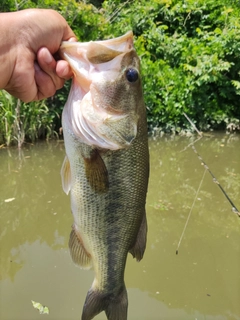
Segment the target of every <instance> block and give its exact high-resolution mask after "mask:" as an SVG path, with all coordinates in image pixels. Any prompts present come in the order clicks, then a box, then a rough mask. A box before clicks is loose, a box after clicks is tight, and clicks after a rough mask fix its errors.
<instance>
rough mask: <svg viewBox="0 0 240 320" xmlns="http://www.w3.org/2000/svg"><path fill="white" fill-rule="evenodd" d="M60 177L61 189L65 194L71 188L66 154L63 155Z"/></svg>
mask: <svg viewBox="0 0 240 320" xmlns="http://www.w3.org/2000/svg"><path fill="white" fill-rule="evenodd" d="M61 177H62V187H63V191H64V192H65V193H66V194H68V193H69V191H70V189H71V168H70V162H69V160H68V157H67V156H65V159H64V160H63V164H62V169H61Z"/></svg>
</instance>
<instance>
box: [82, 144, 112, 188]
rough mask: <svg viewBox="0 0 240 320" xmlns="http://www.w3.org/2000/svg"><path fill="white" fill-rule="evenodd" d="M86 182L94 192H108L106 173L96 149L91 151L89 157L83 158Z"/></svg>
mask: <svg viewBox="0 0 240 320" xmlns="http://www.w3.org/2000/svg"><path fill="white" fill-rule="evenodd" d="M84 162H85V173H86V177H87V180H88V182H89V184H90V186H91V187H92V189H94V190H95V191H96V192H100V193H101V192H106V191H107V190H108V171H107V168H106V166H105V163H104V161H103V159H102V158H101V156H100V154H99V152H98V150H97V149H93V150H92V151H91V153H90V157H88V158H84Z"/></svg>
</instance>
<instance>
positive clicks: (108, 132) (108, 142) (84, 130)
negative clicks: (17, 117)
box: [59, 31, 138, 150]
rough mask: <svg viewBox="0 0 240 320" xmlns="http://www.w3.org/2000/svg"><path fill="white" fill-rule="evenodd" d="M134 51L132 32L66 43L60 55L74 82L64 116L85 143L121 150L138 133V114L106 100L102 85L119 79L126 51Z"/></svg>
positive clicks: (68, 124) (76, 134)
mask: <svg viewBox="0 0 240 320" xmlns="http://www.w3.org/2000/svg"><path fill="white" fill-rule="evenodd" d="M131 50H134V48H133V33H132V31H129V32H127V33H126V34H125V35H123V36H121V37H118V38H115V39H109V40H101V41H91V42H83V43H79V42H67V41H65V42H63V43H62V45H61V47H60V49H59V54H60V56H61V57H62V58H63V59H65V60H66V61H68V63H69V65H70V67H71V69H72V71H73V73H74V77H73V82H72V87H71V91H70V93H69V97H68V101H67V103H66V105H65V108H64V111H63V119H64V121H63V122H65V123H66V124H67V126H68V128H71V131H72V132H73V133H74V134H75V136H76V137H77V138H78V139H80V140H81V141H82V142H84V143H86V144H88V145H92V146H95V147H99V148H103V149H110V150H118V149H122V148H126V147H128V146H129V145H130V144H131V143H132V141H133V140H134V138H135V137H136V134H137V121H138V117H137V115H136V113H134V112H126V111H124V110H122V109H120V108H118V105H117V104H116V105H113V104H111V103H103V100H104V99H102V97H103V96H104V93H102V92H100V91H99V84H100V85H101V86H103V85H104V84H106V83H108V84H110V86H109V85H108V87H107V88H110V89H108V90H107V92H105V94H106V95H107V94H111V92H110V91H111V84H112V85H113V86H114V82H115V81H117V79H118V77H119V74H120V72H121V69H122V65H121V63H122V60H123V57H124V56H125V54H126V53H128V52H130V51H131Z"/></svg>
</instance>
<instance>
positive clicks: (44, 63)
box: [37, 47, 64, 90]
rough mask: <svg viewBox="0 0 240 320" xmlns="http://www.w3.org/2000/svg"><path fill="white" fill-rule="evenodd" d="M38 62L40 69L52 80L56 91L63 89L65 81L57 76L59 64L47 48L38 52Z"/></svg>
mask: <svg viewBox="0 0 240 320" xmlns="http://www.w3.org/2000/svg"><path fill="white" fill-rule="evenodd" d="M37 62H38V64H39V66H40V68H41V69H42V70H43V71H44V72H45V73H46V74H48V76H50V77H51V78H52V82H53V83H54V85H55V88H56V90H58V89H60V88H62V87H63V85H64V80H63V79H61V78H59V77H58V75H57V74H56V65H57V63H56V61H55V59H54V58H53V56H52V55H51V53H50V52H49V50H48V49H47V48H45V47H43V48H40V49H39V50H38V52H37Z"/></svg>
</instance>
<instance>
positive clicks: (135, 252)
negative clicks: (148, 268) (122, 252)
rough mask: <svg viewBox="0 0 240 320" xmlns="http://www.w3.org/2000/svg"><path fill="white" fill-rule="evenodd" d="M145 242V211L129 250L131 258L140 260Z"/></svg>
mask: <svg viewBox="0 0 240 320" xmlns="http://www.w3.org/2000/svg"><path fill="white" fill-rule="evenodd" d="M146 242H147V219H146V212H145V213H144V215H143V219H142V223H141V226H140V228H139V231H138V234H137V238H136V241H135V244H134V245H133V247H132V248H131V249H130V250H129V252H130V253H131V254H132V256H133V258H136V260H137V261H140V260H141V259H142V257H143V255H144V251H145V248H146Z"/></svg>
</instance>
